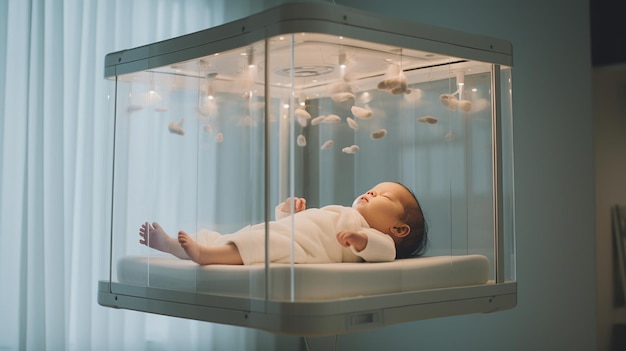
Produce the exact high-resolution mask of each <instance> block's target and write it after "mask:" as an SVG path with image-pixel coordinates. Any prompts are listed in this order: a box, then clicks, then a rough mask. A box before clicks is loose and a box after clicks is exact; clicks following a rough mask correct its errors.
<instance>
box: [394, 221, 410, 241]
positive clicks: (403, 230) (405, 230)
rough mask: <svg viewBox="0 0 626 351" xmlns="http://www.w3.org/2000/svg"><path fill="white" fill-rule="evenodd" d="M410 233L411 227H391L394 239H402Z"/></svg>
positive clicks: (401, 225) (406, 225)
mask: <svg viewBox="0 0 626 351" xmlns="http://www.w3.org/2000/svg"><path fill="white" fill-rule="evenodd" d="M410 232H411V227H409V225H408V224H400V225H397V226H393V227H391V234H392V235H393V236H395V237H396V238H404V237H405V236H407V235H409V233H410Z"/></svg>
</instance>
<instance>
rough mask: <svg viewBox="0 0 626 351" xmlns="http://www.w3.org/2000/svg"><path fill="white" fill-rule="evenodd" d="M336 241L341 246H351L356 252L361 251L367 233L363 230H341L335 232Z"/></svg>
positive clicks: (363, 247) (365, 244)
mask: <svg viewBox="0 0 626 351" xmlns="http://www.w3.org/2000/svg"><path fill="white" fill-rule="evenodd" d="M337 241H339V244H341V246H343V247H349V246H352V247H353V248H354V250H355V251H356V252H361V251H363V249H365V247H366V246H367V235H365V233H363V232H355V231H351V230H343V231H340V232H339V233H337Z"/></svg>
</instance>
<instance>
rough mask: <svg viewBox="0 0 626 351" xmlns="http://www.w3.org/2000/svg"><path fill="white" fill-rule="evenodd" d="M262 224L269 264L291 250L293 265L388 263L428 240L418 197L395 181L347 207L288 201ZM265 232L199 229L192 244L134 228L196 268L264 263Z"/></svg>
mask: <svg viewBox="0 0 626 351" xmlns="http://www.w3.org/2000/svg"><path fill="white" fill-rule="evenodd" d="M292 202H293V203H292ZM292 206H293V208H294V212H295V213H294V215H293V217H292V216H289V213H290V209H291V208H292ZM267 226H268V228H269V233H270V234H269V250H268V253H269V260H270V261H271V262H283V263H288V262H290V261H291V259H292V255H291V254H292V249H293V253H294V256H293V259H294V262H295V263H334V262H359V261H367V262H384V261H393V260H394V259H396V258H408V257H414V256H419V255H421V254H422V253H423V251H424V249H425V246H426V241H427V228H426V223H425V220H424V215H423V213H422V210H421V207H420V205H419V202H418V201H417V198H416V197H415V195H414V194H413V193H412V192H411V191H410V190H409V189H408V188H406V187H405V186H404V185H402V184H400V183H394V182H384V183H380V184H377V185H376V186H375V187H373V188H372V189H371V190H369V191H367V192H366V193H365V194H363V195H361V196H359V197H358V198H357V199H356V200H355V202H354V204H353V205H352V207H345V206H338V205H330V206H325V207H322V208H319V209H317V208H312V209H306V200H305V199H302V198H293V199H287V200H286V201H285V202H283V203H282V204H280V205H278V207H277V208H276V220H275V221H272V222H269V223H267ZM265 231H266V223H260V224H257V225H253V226H247V227H245V228H243V229H242V230H240V231H238V232H236V233H233V234H225V235H220V234H219V233H215V232H209V231H206V230H203V231H200V232H199V233H198V234H197V237H196V240H194V239H192V238H191V237H190V236H189V235H188V234H187V233H186V232H184V231H182V230H181V231H179V232H178V238H177V239H175V238H173V237H170V236H169V235H168V234H167V233H166V232H165V231H164V230H163V228H162V227H161V226H160V225H159V224H158V223H156V222H154V223H152V224H149V223H147V222H146V223H144V224H143V225H142V226H141V228H140V229H139V236H140V239H139V242H140V243H141V244H143V245H147V246H149V247H151V248H154V249H157V250H160V251H163V252H167V253H170V254H172V255H174V256H176V257H179V258H182V259H191V260H193V261H194V262H196V263H198V264H201V265H207V264H235V265H236V264H239V265H240V264H253V263H261V262H264V261H265V250H263V248H264V247H265ZM292 237H293V240H294V242H293V245H292Z"/></svg>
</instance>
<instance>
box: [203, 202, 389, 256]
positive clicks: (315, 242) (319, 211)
mask: <svg viewBox="0 0 626 351" xmlns="http://www.w3.org/2000/svg"><path fill="white" fill-rule="evenodd" d="M292 219H293V220H292ZM292 224H293V238H294V243H293V252H294V263H336V262H359V261H363V260H364V261H367V262H384V261H393V260H395V258H396V249H395V244H394V242H393V239H392V238H391V237H390V236H389V235H386V234H383V233H381V232H379V231H378V230H376V229H373V228H370V226H369V225H368V224H367V222H366V221H365V218H363V216H361V214H360V213H359V212H358V211H357V210H355V209H353V208H351V207H345V206H338V205H330V206H326V207H322V208H311V209H307V210H304V211H300V212H298V213H296V214H294V215H293V216H289V213H285V212H282V211H280V210H279V209H278V208H277V209H276V221H272V222H269V228H270V229H269V231H270V235H269V243H270V247H269V258H270V261H271V262H281V263H289V262H290V261H291V236H292V235H291V233H292V230H291V228H292ZM343 230H353V231H360V232H363V233H365V234H366V235H367V246H366V247H365V249H363V250H361V251H360V252H357V251H356V250H355V249H353V248H352V247H349V248H344V247H343V246H341V245H340V244H339V242H338V241H337V237H336V234H337V233H339V232H340V231H343ZM197 240H198V243H200V244H202V245H222V244H226V243H233V244H235V245H236V246H237V249H238V250H239V254H240V255H241V258H242V260H243V263H244V264H253V263H262V262H264V261H265V250H264V247H265V223H259V224H256V225H253V226H247V227H245V228H243V229H241V230H239V231H238V232H236V233H233V234H225V235H219V234H217V233H214V232H208V231H201V232H199V233H198V238H197Z"/></svg>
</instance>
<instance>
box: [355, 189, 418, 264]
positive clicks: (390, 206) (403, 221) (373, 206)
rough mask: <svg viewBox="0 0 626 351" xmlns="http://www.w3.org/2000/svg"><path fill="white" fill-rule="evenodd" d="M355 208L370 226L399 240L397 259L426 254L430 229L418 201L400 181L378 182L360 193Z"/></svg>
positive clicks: (395, 240) (397, 243) (396, 241)
mask: <svg viewBox="0 0 626 351" xmlns="http://www.w3.org/2000/svg"><path fill="white" fill-rule="evenodd" d="M353 207H354V208H355V209H356V210H357V211H359V213H360V214H361V215H362V216H363V218H365V220H366V221H367V223H368V224H369V226H370V227H372V228H374V229H376V230H378V231H381V232H383V233H385V234H387V235H389V236H391V237H392V238H393V240H394V242H395V243H396V258H407V257H413V256H419V255H421V254H423V251H424V249H425V248H426V240H427V232H428V230H427V228H426V221H425V220H424V214H423V212H422V209H421V207H420V204H419V201H417V198H416V197H415V195H414V194H413V192H412V191H411V190H409V189H408V188H407V187H405V186H404V185H402V184H400V183H394V182H384V183H380V184H377V185H376V186H374V187H373V188H372V189H370V190H369V191H367V192H366V193H365V194H363V195H361V196H359V197H358V198H357V199H356V200H355V202H354V204H353Z"/></svg>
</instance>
